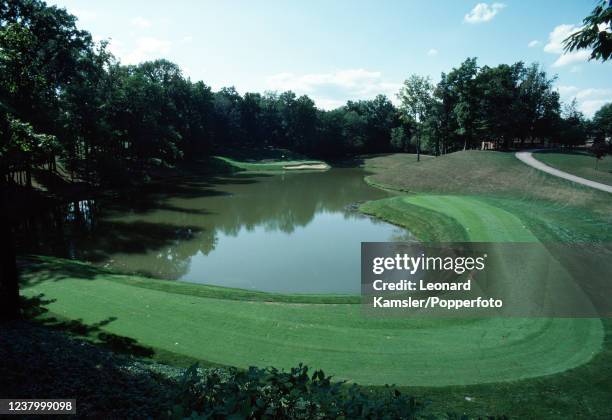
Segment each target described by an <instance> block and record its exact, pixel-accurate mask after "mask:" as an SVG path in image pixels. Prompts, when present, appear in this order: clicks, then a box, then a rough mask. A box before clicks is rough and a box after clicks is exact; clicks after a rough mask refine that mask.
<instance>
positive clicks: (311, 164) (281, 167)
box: [214, 156, 330, 172]
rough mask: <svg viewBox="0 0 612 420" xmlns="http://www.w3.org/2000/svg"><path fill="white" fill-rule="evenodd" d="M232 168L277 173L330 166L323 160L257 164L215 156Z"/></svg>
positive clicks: (271, 161) (327, 167)
mask: <svg viewBox="0 0 612 420" xmlns="http://www.w3.org/2000/svg"><path fill="white" fill-rule="evenodd" d="M214 159H217V160H219V161H221V162H223V163H224V164H226V165H228V166H229V167H231V168H234V169H238V170H243V171H253V172H275V171H294V170H326V169H329V168H330V166H329V165H328V164H327V163H325V162H323V161H321V160H273V159H265V160H261V161H256V162H251V161H249V162H246V161H239V160H235V159H231V158H228V157H224V156H214Z"/></svg>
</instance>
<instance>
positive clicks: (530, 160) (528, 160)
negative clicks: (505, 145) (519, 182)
mask: <svg viewBox="0 0 612 420" xmlns="http://www.w3.org/2000/svg"><path fill="white" fill-rule="evenodd" d="M534 151H535V150H530V151H525V152H516V154H515V155H516V157H517V159H519V160H520V161H522V162H523V163H525V164H527V165H529V166H532V167H534V168H536V169H539V170H540V171H544V172H547V173H549V174H551V175H554V176H558V177H559V178H563V179H567V180H569V181H573V182H576V183H578V184H582V185H586V186H587V187H591V188H595V189H598V190H601V191H606V192H609V193H612V186H610V185H606V184H602V183H601V182H595V181H591V180H590V179H586V178H582V177H579V176H576V175H572V174H568V173H567V172H563V171H560V170H558V169H555V168H553V167H551V166H548V165H546V164H545V163H542V162H540V161H539V160H537V159H536V158H534V157H533V156H532V155H531V153H532V152H534Z"/></svg>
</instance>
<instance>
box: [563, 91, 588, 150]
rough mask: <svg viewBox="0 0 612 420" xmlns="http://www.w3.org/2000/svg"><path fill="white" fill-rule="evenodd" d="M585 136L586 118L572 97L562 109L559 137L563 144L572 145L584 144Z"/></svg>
mask: <svg viewBox="0 0 612 420" xmlns="http://www.w3.org/2000/svg"><path fill="white" fill-rule="evenodd" d="M586 137H587V129H586V120H585V118H584V114H583V113H582V112H580V111H579V110H578V103H577V101H576V99H574V100H573V101H572V102H570V103H569V104H567V105H565V107H564V109H563V119H562V120H561V130H560V137H559V139H560V142H561V144H563V145H564V146H569V147H574V146H578V145H581V144H584V143H585V141H586Z"/></svg>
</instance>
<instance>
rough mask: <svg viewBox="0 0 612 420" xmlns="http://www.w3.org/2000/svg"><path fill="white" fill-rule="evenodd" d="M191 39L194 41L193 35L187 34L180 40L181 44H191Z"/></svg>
mask: <svg viewBox="0 0 612 420" xmlns="http://www.w3.org/2000/svg"><path fill="white" fill-rule="evenodd" d="M191 41H193V37H192V36H191V35H187V36H184V37H183V38H182V39H181V41H180V42H181V44H189V43H190V42H191Z"/></svg>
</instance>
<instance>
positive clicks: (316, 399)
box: [173, 364, 423, 419]
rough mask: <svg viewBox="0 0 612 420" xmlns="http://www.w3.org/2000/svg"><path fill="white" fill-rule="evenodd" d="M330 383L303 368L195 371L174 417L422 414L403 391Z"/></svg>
mask: <svg viewBox="0 0 612 420" xmlns="http://www.w3.org/2000/svg"><path fill="white" fill-rule="evenodd" d="M331 379H332V378H331V377H330V376H326V375H325V374H324V373H323V371H322V370H317V371H314V373H313V374H312V375H309V374H308V367H307V366H304V365H302V364H300V365H299V366H298V367H296V368H292V369H291V370H290V371H289V372H285V371H280V370H278V369H275V368H268V369H260V368H255V367H251V368H249V369H248V370H246V371H241V370H238V369H235V368H229V369H227V370H213V369H211V370H206V371H204V370H200V369H198V368H197V365H194V366H192V367H191V368H189V369H188V370H187V371H186V372H185V374H184V375H183V377H182V379H181V381H180V386H179V394H178V396H177V404H176V406H175V407H174V413H173V414H174V416H175V417H178V418H183V417H191V418H197V417H200V416H202V417H206V418H213V419H214V418H226V417H235V418H246V419H252V418H257V419H259V418H294V419H323V418H377V419H378V418H389V419H414V418H416V415H417V414H418V413H420V412H421V411H422V409H423V405H422V404H421V403H419V402H417V401H416V400H415V399H414V398H412V397H409V396H407V395H404V394H402V393H400V392H399V391H398V390H391V389H389V388H385V389H383V390H380V391H366V390H364V389H363V388H359V387H358V386H357V385H352V386H349V385H347V384H345V383H344V382H332V380H331Z"/></svg>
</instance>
